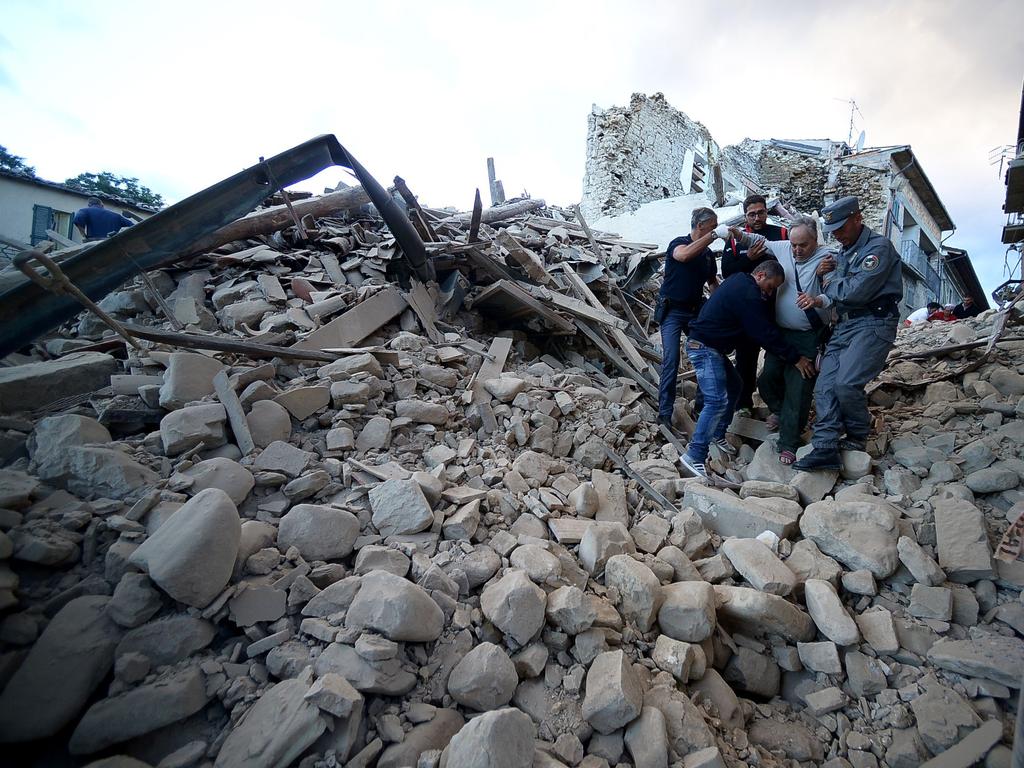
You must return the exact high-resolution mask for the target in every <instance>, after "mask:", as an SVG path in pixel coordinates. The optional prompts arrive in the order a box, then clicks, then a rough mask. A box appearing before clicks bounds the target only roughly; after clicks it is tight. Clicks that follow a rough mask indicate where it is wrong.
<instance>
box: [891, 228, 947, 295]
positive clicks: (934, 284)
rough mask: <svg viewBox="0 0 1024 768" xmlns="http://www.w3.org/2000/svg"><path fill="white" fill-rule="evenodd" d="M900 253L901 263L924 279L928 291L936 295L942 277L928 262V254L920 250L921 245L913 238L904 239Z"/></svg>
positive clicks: (939, 289) (938, 291)
mask: <svg viewBox="0 0 1024 768" xmlns="http://www.w3.org/2000/svg"><path fill="white" fill-rule="evenodd" d="M900 255H901V256H902V257H903V263H904V264H906V265H907V266H908V267H910V268H911V269H912V270H913V271H914V272H916V273H917V274H918V275H919V276H920V277H921V279H922V280H924V282H925V285H927V286H928V290H929V292H930V293H931V294H932V295H934V296H935V297H938V296H939V293H940V291H941V290H942V277H941V276H940V275H939V273H938V272H936V271H935V268H934V267H932V265H931V264H930V263H929V261H928V254H927V253H925V252H924V251H922V250H921V246H919V245H918V244H917V243H915V242H914V241H913V240H904V241H903V242H902V243H901V245H900Z"/></svg>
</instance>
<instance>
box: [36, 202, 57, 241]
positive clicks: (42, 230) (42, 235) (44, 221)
mask: <svg viewBox="0 0 1024 768" xmlns="http://www.w3.org/2000/svg"><path fill="white" fill-rule="evenodd" d="M52 221H53V208H50V207H49V206H46V205H33V206H32V245H38V244H39V243H41V242H42V241H43V240H46V239H47V235H46V230H48V229H50V227H51V225H52V224H51V223H52Z"/></svg>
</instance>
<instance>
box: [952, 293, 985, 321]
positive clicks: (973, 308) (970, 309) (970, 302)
mask: <svg viewBox="0 0 1024 768" xmlns="http://www.w3.org/2000/svg"><path fill="white" fill-rule="evenodd" d="M980 314H981V310H980V309H979V308H978V306H977V305H976V304H975V303H974V298H973V297H972V296H964V299H963V301H961V302H960V303H959V304H957V305H956V306H955V307H953V317H955V318H956V319H957V320H966V319H967V318H968V317H977V316H978V315H980Z"/></svg>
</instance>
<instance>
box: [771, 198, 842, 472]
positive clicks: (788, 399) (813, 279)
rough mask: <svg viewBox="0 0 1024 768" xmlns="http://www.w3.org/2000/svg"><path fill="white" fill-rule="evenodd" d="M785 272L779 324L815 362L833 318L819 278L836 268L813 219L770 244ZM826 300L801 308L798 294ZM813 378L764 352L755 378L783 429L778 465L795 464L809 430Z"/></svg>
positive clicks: (788, 339) (778, 304) (777, 314)
mask: <svg viewBox="0 0 1024 768" xmlns="http://www.w3.org/2000/svg"><path fill="white" fill-rule="evenodd" d="M765 247H766V248H768V250H770V251H771V252H772V254H773V255H774V256H775V258H776V259H778V261H779V263H780V264H781V265H782V268H783V270H784V271H785V273H786V281H785V283H783V284H782V286H781V287H780V288H779V289H778V291H777V292H776V299H775V321H776V322H777V323H778V325H779V329H780V330H781V332H782V338H783V339H784V340H785V341H786V342H787V343H788V344H790V345H791V346H793V347H795V348H796V349H797V350H798V351H799V352H800V354H801V355H803V356H805V357H807V358H809V359H811V360H813V359H814V358H815V357H816V356H817V354H818V345H819V344H820V343H821V341H822V340H823V339H824V338H825V336H826V334H827V331H828V327H829V324H830V320H831V309H830V305H831V302H830V301H829V299H828V298H827V297H825V296H824V295H823V294H824V292H823V290H822V286H821V277H822V276H823V275H825V274H827V273H829V272H831V271H832V270H834V269H835V267H836V260H835V254H834V252H833V251H832V250H831V249H829V248H827V247H825V246H819V245H818V225H817V222H816V221H815V220H814V219H813V218H811V217H810V216H800V217H798V218H797V220H796V221H795V222H794V225H793V226H792V227H791V228H790V230H789V240H780V241H776V242H771V241H766V242H765ZM800 293H807V294H810V295H811V296H822V299H823V302H822V303H823V306H822V307H821V308H820V309H814V308H812V309H806V310H804V309H800V308H799V307H798V306H797V296H798V295H799V294H800ZM814 381H815V379H814V377H812V378H809V379H805V378H803V377H802V376H801V375H800V373H799V372H798V371H797V370H796V369H795V368H793V366H791V365H787V364H786V362H785V361H784V360H783V359H781V358H780V357H778V356H777V355H774V354H772V353H771V352H765V359H764V368H763V369H762V371H761V376H760V377H759V378H758V380H757V388H758V392H760V394H761V398H762V399H763V400H764V402H765V404H766V405H767V406H768V409H769V410H770V411H771V412H772V417H771V418H770V419H769V422H770V423H777V424H778V427H779V441H778V451H779V461H780V462H782V463H783V464H792V463H793V462H794V461H795V460H796V450H797V448H799V447H800V434H801V433H802V432H803V430H804V428H805V427H806V426H807V417H808V414H809V413H810V410H811V397H812V395H813V393H814Z"/></svg>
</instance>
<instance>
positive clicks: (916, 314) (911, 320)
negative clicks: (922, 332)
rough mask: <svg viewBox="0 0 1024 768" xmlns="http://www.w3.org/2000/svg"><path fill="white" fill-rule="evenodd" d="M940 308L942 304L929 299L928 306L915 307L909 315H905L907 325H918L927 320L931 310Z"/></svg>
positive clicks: (934, 310)
mask: <svg viewBox="0 0 1024 768" xmlns="http://www.w3.org/2000/svg"><path fill="white" fill-rule="evenodd" d="M940 309H942V305H941V304H939V302H937V301H929V302H928V306H926V307H921V308H920V309H915V310H914V311H913V312H911V313H910V314H909V315H907V325H920V324H921V323H925V322H927V321H928V317H929V316H930V315H931V313H932V312H936V311H938V310H940Z"/></svg>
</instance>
